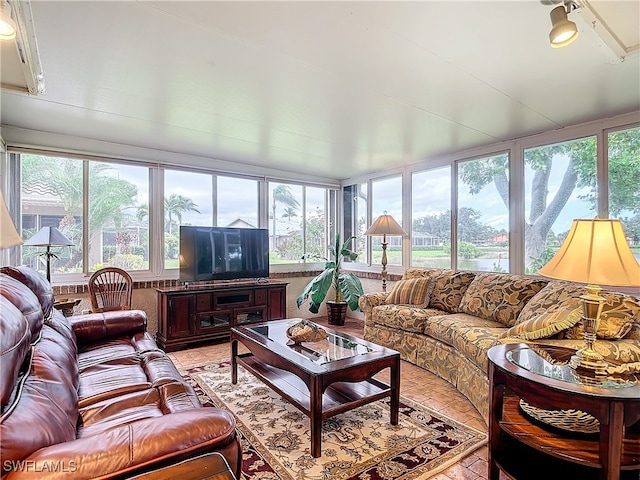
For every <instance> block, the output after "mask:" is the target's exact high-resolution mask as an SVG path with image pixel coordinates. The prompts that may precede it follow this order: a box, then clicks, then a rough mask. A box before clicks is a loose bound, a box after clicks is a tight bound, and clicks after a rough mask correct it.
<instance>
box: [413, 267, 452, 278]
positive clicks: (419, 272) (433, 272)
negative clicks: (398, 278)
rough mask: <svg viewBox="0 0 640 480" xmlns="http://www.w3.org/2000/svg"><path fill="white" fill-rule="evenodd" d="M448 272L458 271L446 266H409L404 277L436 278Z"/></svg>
mask: <svg viewBox="0 0 640 480" xmlns="http://www.w3.org/2000/svg"><path fill="white" fill-rule="evenodd" d="M446 273H450V274H453V273H456V271H455V270H449V269H444V268H407V269H406V270H405V272H404V275H403V276H402V278H403V279H409V278H436V277H438V276H440V275H442V274H446Z"/></svg>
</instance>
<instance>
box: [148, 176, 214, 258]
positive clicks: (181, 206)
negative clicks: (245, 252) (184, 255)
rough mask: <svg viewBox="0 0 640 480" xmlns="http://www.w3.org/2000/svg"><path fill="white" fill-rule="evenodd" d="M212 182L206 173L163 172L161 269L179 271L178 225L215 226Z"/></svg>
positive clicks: (211, 177) (212, 178)
mask: <svg viewBox="0 0 640 480" xmlns="http://www.w3.org/2000/svg"><path fill="white" fill-rule="evenodd" d="M213 181H214V177H213V176H212V175H211V174H208V173H194V172H184V171H180V170H165V172H164V268H178V267H179V264H178V255H179V253H180V225H198V226H204V227H213V226H214V211H213ZM147 213H148V212H147ZM147 218H148V217H147Z"/></svg>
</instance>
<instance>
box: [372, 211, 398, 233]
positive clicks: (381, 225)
mask: <svg viewBox="0 0 640 480" xmlns="http://www.w3.org/2000/svg"><path fill="white" fill-rule="evenodd" d="M364 234H365V235H393V236H397V235H403V236H404V235H406V234H407V232H405V231H404V230H403V229H402V227H401V226H400V225H398V222H396V221H395V219H394V218H393V217H392V216H391V215H389V214H387V212H384V213H383V214H382V215H380V216H379V217H378V218H376V221H375V222H373V223H372V224H371V226H370V227H369V228H368V229H367V231H366V232H364Z"/></svg>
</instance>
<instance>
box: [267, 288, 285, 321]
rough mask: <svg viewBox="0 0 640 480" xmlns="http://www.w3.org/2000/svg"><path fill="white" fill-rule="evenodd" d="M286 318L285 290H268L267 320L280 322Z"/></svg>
mask: <svg viewBox="0 0 640 480" xmlns="http://www.w3.org/2000/svg"><path fill="white" fill-rule="evenodd" d="M286 316H287V288H286V287H284V286H283V287H277V288H271V289H269V320H281V319H283V318H286Z"/></svg>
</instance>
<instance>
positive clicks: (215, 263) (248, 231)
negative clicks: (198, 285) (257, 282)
mask: <svg viewBox="0 0 640 480" xmlns="http://www.w3.org/2000/svg"><path fill="white" fill-rule="evenodd" d="M268 276H269V232H268V230H266V229H263V228H228V227H193V226H181V227H180V280H181V281H183V282H199V281H206V280H235V279H241V278H263V277H268Z"/></svg>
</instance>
